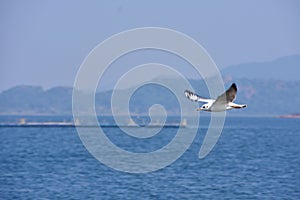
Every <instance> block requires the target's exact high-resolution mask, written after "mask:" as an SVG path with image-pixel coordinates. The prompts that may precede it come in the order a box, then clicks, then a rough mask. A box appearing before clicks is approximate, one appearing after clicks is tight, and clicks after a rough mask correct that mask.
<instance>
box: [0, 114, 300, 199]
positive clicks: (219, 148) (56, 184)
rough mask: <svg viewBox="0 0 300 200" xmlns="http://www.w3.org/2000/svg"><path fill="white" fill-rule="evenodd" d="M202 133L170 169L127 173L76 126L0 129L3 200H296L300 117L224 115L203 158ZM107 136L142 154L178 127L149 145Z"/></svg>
mask: <svg viewBox="0 0 300 200" xmlns="http://www.w3.org/2000/svg"><path fill="white" fill-rule="evenodd" d="M39 119H40V118H39V117H36V118H35V120H39ZM1 120H2V122H3V121H11V120H12V117H10V118H9V117H1ZM205 120H208V119H204V121H205ZM200 121H201V120H200ZM206 124H207V123H206ZM206 128H207V127H206V125H205V123H204V125H203V126H201V128H200V129H199V130H198V133H197V136H196V138H195V140H194V143H193V144H192V145H191V146H190V148H189V149H188V151H186V152H185V153H184V154H183V156H182V157H180V159H178V160H177V161H176V162H174V163H173V164H171V165H169V166H168V167H166V168H164V169H161V170H158V171H155V172H151V173H146V174H129V173H124V172H119V171H115V170H113V169H111V168H108V167H107V166H105V165H104V164H102V163H100V162H99V161H97V160H96V159H95V158H94V157H93V156H91V154H90V153H89V152H88V151H87V150H86V149H85V147H84V146H83V144H82V143H81V141H80V139H79V136H78V134H77V132H76V129H75V128H72V127H48V128H47V127H27V128H24V127H23V128H22V127H1V128H0V147H1V148H0V199H300V170H299V169H300V119H279V118H249V117H242V118H236V117H228V118H227V119H226V124H225V127H224V129H223V132H222V135H221V137H220V140H219V141H218V143H217V144H216V146H215V148H214V149H213V151H212V152H211V153H210V154H209V155H208V156H207V157H206V158H205V159H202V160H200V159H199V158H198V152H199V148H200V146H201V144H202V141H203V136H204V134H205V133H206ZM189 131H191V129H189V128H186V134H189ZM105 132H106V134H107V135H108V137H109V138H110V139H111V140H112V141H113V142H114V143H116V144H117V145H119V146H121V147H122V148H125V149H126V148H127V150H132V151H137V152H138V151H143V152H147V151H153V150H155V149H157V148H161V147H162V146H164V145H165V144H167V143H168V142H169V141H170V140H172V137H174V135H175V134H176V128H165V129H163V130H162V132H161V133H159V135H158V136H157V137H156V138H154V141H151V139H146V140H143V139H140V141H137V140H134V139H132V138H130V137H126V136H124V134H123V133H122V132H121V130H120V129H118V128H105Z"/></svg>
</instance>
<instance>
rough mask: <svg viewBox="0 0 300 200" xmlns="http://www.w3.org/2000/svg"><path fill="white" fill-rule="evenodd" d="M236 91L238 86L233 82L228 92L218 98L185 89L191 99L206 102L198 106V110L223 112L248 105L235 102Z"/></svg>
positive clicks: (186, 94)
mask: <svg viewBox="0 0 300 200" xmlns="http://www.w3.org/2000/svg"><path fill="white" fill-rule="evenodd" d="M236 93H237V87H236V84H235V83H233V84H232V85H231V86H230V88H229V89H228V90H227V91H226V92H224V93H223V94H221V95H220V96H218V98H217V99H216V100H215V99H206V98H203V97H201V96H199V95H197V94H195V93H193V92H191V91H189V90H185V91H184V94H185V96H186V97H187V98H188V99H189V100H191V101H200V102H204V103H205V104H204V105H203V106H202V107H200V108H198V109H197V111H200V110H204V111H208V112H221V111H225V110H230V109H233V108H245V107H246V106H247V105H246V104H236V103H233V101H234V100H235V97H236Z"/></svg>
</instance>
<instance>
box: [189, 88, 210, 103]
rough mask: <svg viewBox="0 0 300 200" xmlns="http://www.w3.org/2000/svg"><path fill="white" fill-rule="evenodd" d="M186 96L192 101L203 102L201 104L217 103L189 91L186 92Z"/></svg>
mask: <svg viewBox="0 0 300 200" xmlns="http://www.w3.org/2000/svg"><path fill="white" fill-rule="evenodd" d="M184 94H185V96H186V97H187V98H188V99H189V100H191V101H201V102H205V103H209V102H213V101H215V100H214V99H207V98H204V97H201V96H199V95H197V94H195V93H193V92H191V91H189V90H185V91H184Z"/></svg>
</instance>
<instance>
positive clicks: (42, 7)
mask: <svg viewBox="0 0 300 200" xmlns="http://www.w3.org/2000/svg"><path fill="white" fill-rule="evenodd" d="M299 20H300V2H299V1H291V0H287V1H276V2H275V1H258V0H256V1H248V2H245V1H226V2H225V1H224V2H216V1H214V2H203V1H196V0H195V1H188V2H181V3H175V2H174V1H149V2H142V1H105V2H103V1H98V2H96V1H92V2H85V1H80V2H75V1H71V0H69V1H59V2H58V1H56V2H53V1H30V0H29V1H18V2H16V1H1V2H0V29H1V32H0V44H1V45H0V91H3V90H5V89H8V88H10V87H13V86H16V85H40V86H43V87H45V88H49V87H54V86H72V85H73V82H74V79H75V76H76V72H77V70H78V69H79V67H80V65H81V63H82V61H83V59H84V58H85V57H86V56H87V54H88V53H89V52H90V51H91V50H92V49H93V48H94V47H95V46H96V45H97V44H99V43H100V42H101V41H103V40H105V39H106V38H108V37H110V36H111V35H113V34H116V33H119V32H121V31H125V30H128V29H132V28H138V27H147V26H155V27H164V28H170V29H174V30H177V31H180V32H183V33H185V34H187V35H189V36H190V37H192V38H194V39H195V40H196V41H197V42H199V43H200V44H201V45H203V46H204V48H205V49H206V50H207V51H208V53H209V54H210V55H211V57H212V58H213V60H214V61H215V62H216V64H217V66H218V67H219V68H224V67H226V66H229V65H236V64H240V63H246V62H259V61H268V60H274V59H277V58H279V57H284V56H289V55H295V54H300V38H299V35H300V26H299ZM152 53H153V52H152ZM154 54H155V56H153V55H152V57H151V56H148V57H147V56H140V57H139V56H135V57H133V58H134V59H131V61H128V62H126V60H125V61H124V62H123V63H121V62H120V63H119V66H121V65H124V63H125V64H127V65H132V64H142V63H147V62H150V61H152V62H153V60H151V59H149V58H150V57H151V58H154V61H156V62H167V63H168V62H169V65H171V66H172V65H176V64H177V65H180V64H184V62H182V63H180V62H176V59H175V58H174V60H173V59H169V56H168V55H161V54H160V53H157V52H156V53H155V52H154ZM150 55H151V54H150ZM155 59H156V60H155ZM127 60H129V59H127ZM132 60H135V61H132ZM170 60H171V61H170ZM172 60H173V61H172ZM117 69H118V67H116V68H114V70H111V74H110V75H111V76H119V74H118V73H117V72H118V70H117ZM299 72H300V71H299ZM299 72H295V73H298V74H299ZM192 74H193V72H192V71H190V72H189V71H188V72H187V76H191V77H192Z"/></svg>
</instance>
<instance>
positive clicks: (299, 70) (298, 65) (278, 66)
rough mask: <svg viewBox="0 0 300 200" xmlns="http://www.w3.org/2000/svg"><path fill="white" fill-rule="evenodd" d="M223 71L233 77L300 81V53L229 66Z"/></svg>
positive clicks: (225, 74)
mask: <svg viewBox="0 0 300 200" xmlns="http://www.w3.org/2000/svg"><path fill="white" fill-rule="evenodd" d="M221 73H222V75H223V76H225V77H226V76H229V77H231V78H232V79H241V78H246V79H263V80H266V79H267V80H268V79H273V80H284V81H300V55H293V56H286V57H282V58H278V59H276V60H272V61H266V62H253V63H243V64H240V65H234V66H229V67H226V68H225V69H223V70H222V71H221Z"/></svg>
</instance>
